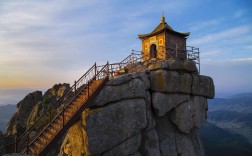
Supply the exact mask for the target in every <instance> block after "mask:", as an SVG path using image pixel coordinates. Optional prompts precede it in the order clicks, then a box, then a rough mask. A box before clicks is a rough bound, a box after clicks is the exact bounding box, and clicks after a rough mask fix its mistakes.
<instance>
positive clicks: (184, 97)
mask: <svg viewBox="0 0 252 156" xmlns="http://www.w3.org/2000/svg"><path fill="white" fill-rule="evenodd" d="M189 99H190V95H188V94H165V93H160V92H154V93H152V106H153V109H154V112H155V114H156V115H158V116H164V115H165V113H167V112H169V111H170V110H172V109H173V108H175V107H177V106H178V105H180V104H182V103H184V102H186V101H188V100H189Z"/></svg>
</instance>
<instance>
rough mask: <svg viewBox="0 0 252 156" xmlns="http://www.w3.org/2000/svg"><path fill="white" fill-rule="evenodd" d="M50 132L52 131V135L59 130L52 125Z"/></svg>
mask: <svg viewBox="0 0 252 156" xmlns="http://www.w3.org/2000/svg"><path fill="white" fill-rule="evenodd" d="M48 131H50V132H51V133H57V132H58V129H56V128H54V127H53V126H52V125H51V126H50V127H48Z"/></svg>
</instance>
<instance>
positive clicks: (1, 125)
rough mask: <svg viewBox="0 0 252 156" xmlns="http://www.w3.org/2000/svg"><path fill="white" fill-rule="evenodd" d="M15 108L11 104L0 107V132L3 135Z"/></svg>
mask: <svg viewBox="0 0 252 156" xmlns="http://www.w3.org/2000/svg"><path fill="white" fill-rule="evenodd" d="M16 108H17V106H16V105H12V104H7V105H2V106H1V105H0V130H1V131H2V132H3V133H5V132H6V128H7V123H8V122H9V121H10V118H11V116H12V115H13V113H14V112H15V111H16Z"/></svg>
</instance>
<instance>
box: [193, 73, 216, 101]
mask: <svg viewBox="0 0 252 156" xmlns="http://www.w3.org/2000/svg"><path fill="white" fill-rule="evenodd" d="M192 77H193V84H192V94H193V95H199V96H205V97H206V98H210V99H212V98H214V95H215V89H214V83H213V79H212V78H211V77H209V76H204V75H196V74H192Z"/></svg>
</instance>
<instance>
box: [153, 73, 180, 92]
mask: <svg viewBox="0 0 252 156" xmlns="http://www.w3.org/2000/svg"><path fill="white" fill-rule="evenodd" d="M150 84H151V90H153V91H156V92H163V93H174V92H175V93H177V92H179V88H180V84H179V73H178V72H176V71H165V70H157V71H152V72H151V73H150Z"/></svg>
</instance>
